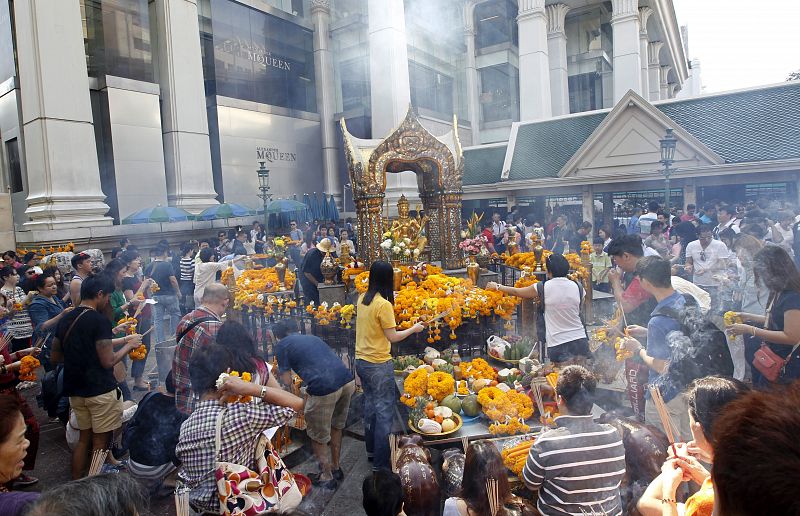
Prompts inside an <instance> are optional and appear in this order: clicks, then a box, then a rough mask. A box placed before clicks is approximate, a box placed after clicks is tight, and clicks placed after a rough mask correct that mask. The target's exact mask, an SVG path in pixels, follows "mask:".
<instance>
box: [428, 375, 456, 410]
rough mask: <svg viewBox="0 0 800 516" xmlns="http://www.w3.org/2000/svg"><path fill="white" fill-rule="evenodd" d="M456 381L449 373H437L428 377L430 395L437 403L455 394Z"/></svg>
mask: <svg viewBox="0 0 800 516" xmlns="http://www.w3.org/2000/svg"><path fill="white" fill-rule="evenodd" d="M455 383H456V382H455V379H453V377H452V376H451V375H449V374H447V373H444V372H442V371H436V372H435V373H431V374H430V375H429V376H428V394H430V396H431V397H432V398H433V399H435V400H436V401H437V402H438V401H442V400H443V399H445V398H446V397H447V396H449V395H451V394H453V389H454V388H455Z"/></svg>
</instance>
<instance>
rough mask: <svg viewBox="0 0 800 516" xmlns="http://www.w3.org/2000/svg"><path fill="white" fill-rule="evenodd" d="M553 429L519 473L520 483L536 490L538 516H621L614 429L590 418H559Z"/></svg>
mask: <svg viewBox="0 0 800 516" xmlns="http://www.w3.org/2000/svg"><path fill="white" fill-rule="evenodd" d="M556 425H558V427H557V428H555V429H553V430H550V431H547V432H545V433H543V434H542V435H541V436H539V438H538V439H536V442H535V443H534V445H533V446H531V451H530V454H529V455H528V460H527V462H526V463H525V468H524V469H523V470H522V477H523V480H524V481H525V484H526V485H527V486H528V487H529V488H532V489H539V501H538V503H537V508H538V509H539V512H541V513H542V514H543V515H545V516H551V515H564V514H571V515H575V516H581V515H582V514H586V513H590V514H591V512H592V511H593V510H594V511H595V512H596V513H599V514H607V515H609V516H619V515H621V514H622V506H621V502H620V495H619V486H620V482H621V481H622V477H623V476H624V475H625V448H624V447H623V446H622V438H621V437H620V435H619V433H618V432H617V430H616V429H615V428H614V427H613V426H611V425H601V424H598V423H595V422H594V421H593V420H592V416H591V415H589V416H560V417H557V418H556Z"/></svg>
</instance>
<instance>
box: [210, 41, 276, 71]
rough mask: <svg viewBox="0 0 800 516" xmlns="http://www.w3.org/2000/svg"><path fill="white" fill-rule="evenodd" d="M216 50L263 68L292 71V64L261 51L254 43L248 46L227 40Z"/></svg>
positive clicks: (266, 51)
mask: <svg viewBox="0 0 800 516" xmlns="http://www.w3.org/2000/svg"><path fill="white" fill-rule="evenodd" d="M216 49H217V50H219V51H221V52H225V53H226V54H231V55H234V56H236V57H241V58H244V59H247V60H248V61H252V62H254V63H257V64H260V65H262V66H265V67H267V66H269V67H272V68H277V69H279V70H286V71H287V72H288V71H291V69H292V63H290V62H289V61H286V60H284V59H281V58H279V57H275V56H273V55H272V52H270V51H269V50H266V49H263V48H261V47H259V46H258V45H256V44H254V43H250V44H248V43H246V42H244V41H241V40H238V41H231V40H229V39H228V40H225V42H223V43H222V44H221V45H217V47H216Z"/></svg>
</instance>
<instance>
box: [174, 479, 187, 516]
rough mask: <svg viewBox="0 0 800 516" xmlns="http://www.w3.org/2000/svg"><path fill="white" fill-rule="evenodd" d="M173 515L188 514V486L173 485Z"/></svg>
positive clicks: (181, 515)
mask: <svg viewBox="0 0 800 516" xmlns="http://www.w3.org/2000/svg"><path fill="white" fill-rule="evenodd" d="M175 516H189V488H188V487H186V486H184V485H182V484H179V485H177V486H175Z"/></svg>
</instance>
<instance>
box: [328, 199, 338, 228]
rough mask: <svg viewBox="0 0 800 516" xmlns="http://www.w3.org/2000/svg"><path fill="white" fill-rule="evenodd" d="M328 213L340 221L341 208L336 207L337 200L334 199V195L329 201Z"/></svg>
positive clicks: (335, 220)
mask: <svg viewBox="0 0 800 516" xmlns="http://www.w3.org/2000/svg"><path fill="white" fill-rule="evenodd" d="M328 215H329V216H330V218H331V220H332V221H333V222H339V209H338V208H336V201H334V200H333V195H331V199H330V201H328Z"/></svg>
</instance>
